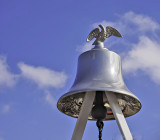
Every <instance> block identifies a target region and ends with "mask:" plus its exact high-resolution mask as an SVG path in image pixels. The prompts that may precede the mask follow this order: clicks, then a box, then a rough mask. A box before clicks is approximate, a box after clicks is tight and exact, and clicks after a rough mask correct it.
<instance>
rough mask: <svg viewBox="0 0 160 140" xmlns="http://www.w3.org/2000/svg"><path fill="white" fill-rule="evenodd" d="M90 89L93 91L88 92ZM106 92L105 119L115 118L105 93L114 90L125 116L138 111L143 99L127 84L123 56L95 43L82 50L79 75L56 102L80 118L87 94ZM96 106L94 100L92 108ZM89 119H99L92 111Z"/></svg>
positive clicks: (58, 106) (64, 110)
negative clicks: (124, 76)
mask: <svg viewBox="0 0 160 140" xmlns="http://www.w3.org/2000/svg"><path fill="white" fill-rule="evenodd" d="M88 91H93V92H89V93H88ZM97 92H101V93H103V104H104V106H105V107H106V113H107V115H106V116H105V118H104V120H114V119H115V117H114V115H113V112H112V109H111V106H110V104H109V101H108V99H107V97H106V96H105V94H106V93H110V94H113V93H114V94H115V95H116V97H117V100H118V104H119V106H120V109H121V110H122V112H123V115H124V117H129V116H132V115H134V114H136V113H137V112H138V111H139V110H140V109H141V103H140V100H139V99H138V98H137V97H136V96H135V95H134V94H133V93H132V92H131V91H129V90H128V88H127V87H126V85H125V83H124V81H123V77H122V72H121V58H120V56H119V55H118V54H116V53H115V52H112V51H109V50H108V49H106V48H105V47H100V46H95V47H94V48H93V49H91V50H89V51H87V52H84V53H82V54H81V55H80V56H79V59H78V70H77V75H76V78H75V81H74V84H73V86H72V87H71V89H70V90H69V91H68V92H67V93H66V94H64V95H63V96H62V97H60V99H59V100H58V103H57V108H58V109H59V110H60V111H61V112H62V113H64V114H66V115H68V116H71V117H75V118H77V117H78V116H79V113H80V110H81V106H82V103H83V101H84V97H85V94H86V93H88V94H92V93H97ZM94 106H95V101H94V102H93V105H92V108H93V107H94ZM88 119H89V120H96V119H95V118H94V117H93V115H92V113H90V114H89V116H88Z"/></svg>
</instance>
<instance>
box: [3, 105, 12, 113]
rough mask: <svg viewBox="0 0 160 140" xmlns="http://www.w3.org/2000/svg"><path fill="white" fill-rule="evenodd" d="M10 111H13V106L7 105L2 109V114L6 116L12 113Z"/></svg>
mask: <svg viewBox="0 0 160 140" xmlns="http://www.w3.org/2000/svg"><path fill="white" fill-rule="evenodd" d="M10 109H11V106H10V105H9V104H6V105H4V106H3V107H2V113H3V114H6V113H8V112H9V111H10Z"/></svg>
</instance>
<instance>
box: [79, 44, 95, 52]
mask: <svg viewBox="0 0 160 140" xmlns="http://www.w3.org/2000/svg"><path fill="white" fill-rule="evenodd" d="M92 43H93V42H87V43H84V45H79V46H77V49H76V50H77V51H78V52H86V51H88V50H90V49H91V48H92Z"/></svg>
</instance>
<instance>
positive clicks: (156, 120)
mask: <svg viewBox="0 0 160 140" xmlns="http://www.w3.org/2000/svg"><path fill="white" fill-rule="evenodd" d="M159 5H160V2H159V1H158V0H157V1H156V0H155V1H150V0H148V1H144V0H141V1H138V0H135V1H116V0H112V1H106V0H100V1H94V0H92V1H91V0H81V1H75V0H74V1H73V0H68V1H65V0H59V1H56V0H47V1H45V0H39V1H38V0H1V1H0V19H1V22H0V140H69V139H71V136H72V133H73V130H74V126H75V124H76V119H74V118H71V117H68V116H66V115H64V114H62V113H61V112H59V111H58V109H57V108H56V103H57V100H58V99H59V98H60V97H61V96H62V95H63V94H64V93H66V92H67V91H68V90H69V88H70V87H71V85H72V83H73V81H74V78H75V75H76V69H77V59H78V56H79V55H80V54H81V53H82V52H84V51H86V50H89V49H91V48H92V47H93V46H92V45H91V44H92V43H93V42H89V43H86V37H87V36H88V34H89V32H90V31H91V30H93V29H94V28H96V27H97V26H98V25H99V24H103V25H104V26H108V25H110V26H112V27H115V28H116V29H117V30H118V31H120V33H121V34H122V36H123V38H115V37H111V38H109V39H107V40H106V41H105V46H106V47H107V48H108V49H109V50H111V51H114V52H116V53H118V54H119V55H120V56H121V59H122V71H123V77H124V81H125V83H126V85H127V87H128V88H129V89H130V90H131V91H132V92H133V93H134V94H135V95H136V96H137V97H138V98H139V99H140V100H141V103H142V109H141V110H140V112H138V113H137V114H136V115H134V116H132V117H129V118H127V123H128V125H129V128H130V130H131V132H132V134H133V137H134V139H135V140H159V139H160V133H159V130H160V109H159V106H160V101H159V99H160V39H159V36H160V15H159V11H160V10H159ZM83 139H84V140H89V139H92V140H97V139H98V130H97V127H96V123H95V122H93V121H88V123H87V126H86V129H85V133H84V136H83ZM103 139H108V140H122V137H121V134H120V132H119V129H118V126H117V124H116V122H115V121H108V122H105V126H104V129H103Z"/></svg>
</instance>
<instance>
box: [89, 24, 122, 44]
mask: <svg viewBox="0 0 160 140" xmlns="http://www.w3.org/2000/svg"><path fill="white" fill-rule="evenodd" d="M99 27H100V28H101V32H100V30H99V28H96V29H94V30H93V31H91V32H90V34H89V35H88V37H87V41H91V40H92V39H93V38H96V40H95V41H94V43H93V44H92V45H97V42H104V41H105V39H106V38H109V37H110V36H112V35H114V36H116V37H122V35H121V34H120V33H119V32H118V31H117V30H116V29H115V28H113V27H111V26H107V27H106V29H105V28H104V26H103V25H101V24H100V25H99Z"/></svg>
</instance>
